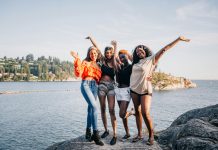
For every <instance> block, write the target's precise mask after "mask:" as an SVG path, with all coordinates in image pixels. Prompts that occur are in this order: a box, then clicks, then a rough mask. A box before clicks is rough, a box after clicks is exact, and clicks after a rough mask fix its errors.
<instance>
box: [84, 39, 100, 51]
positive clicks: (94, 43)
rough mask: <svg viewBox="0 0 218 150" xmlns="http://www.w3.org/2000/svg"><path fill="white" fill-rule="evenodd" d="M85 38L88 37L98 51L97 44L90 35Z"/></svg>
mask: <svg viewBox="0 0 218 150" xmlns="http://www.w3.org/2000/svg"><path fill="white" fill-rule="evenodd" d="M86 39H89V40H90V41H91V42H92V45H93V46H95V47H96V48H97V49H98V50H99V51H100V49H99V47H98V44H97V43H96V41H95V40H94V39H93V38H92V37H91V36H87V37H86Z"/></svg>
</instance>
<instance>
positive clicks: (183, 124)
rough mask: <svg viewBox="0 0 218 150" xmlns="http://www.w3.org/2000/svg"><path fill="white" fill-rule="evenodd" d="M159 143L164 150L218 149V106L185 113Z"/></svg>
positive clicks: (164, 133)
mask: <svg viewBox="0 0 218 150" xmlns="http://www.w3.org/2000/svg"><path fill="white" fill-rule="evenodd" d="M157 141H158V143H159V144H160V145H161V147H162V148H163V149H175V150H186V149H204V150H207V149H208V150H209V149H211V150H212V149H218V104H217V105H214V106H209V107H205V108H201V109H194V110H191V111H188V112H186V113H184V114H183V115H181V116H180V117H178V118H177V119H176V120H175V121H174V122H173V123H172V124H171V126H170V127H169V128H167V129H166V130H164V131H162V132H160V133H159V134H158V135H157Z"/></svg>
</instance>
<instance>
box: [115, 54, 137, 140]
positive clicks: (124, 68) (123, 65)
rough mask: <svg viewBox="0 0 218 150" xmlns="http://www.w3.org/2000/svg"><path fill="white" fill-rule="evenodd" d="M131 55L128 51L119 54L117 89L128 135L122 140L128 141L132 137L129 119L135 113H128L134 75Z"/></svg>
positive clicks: (118, 100)
mask: <svg viewBox="0 0 218 150" xmlns="http://www.w3.org/2000/svg"><path fill="white" fill-rule="evenodd" d="M131 58H132V57H131V55H130V54H129V53H128V52H127V51H126V50H120V51H119V54H118V59H119V60H118V61H119V62H120V63H119V64H120V65H119V68H118V71H117V74H116V81H117V83H118V88H116V89H115V93H116V98H117V102H118V105H119V108H120V112H119V115H120V118H122V121H123V126H124V128H125V131H126V135H125V136H124V137H123V138H122V139H124V140H125V139H128V138H129V137H130V134H129V128H128V120H127V117H128V116H130V115H132V114H133V112H132V111H130V112H127V108H128V105H129V102H130V100H131V96H130V88H129V85H130V76H131V73H132V65H131V64H129V62H128V59H130V60H131Z"/></svg>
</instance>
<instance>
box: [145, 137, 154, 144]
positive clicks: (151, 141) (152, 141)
mask: <svg viewBox="0 0 218 150" xmlns="http://www.w3.org/2000/svg"><path fill="white" fill-rule="evenodd" d="M146 144H147V145H153V144H154V137H151V138H149V139H148V141H147V142H146Z"/></svg>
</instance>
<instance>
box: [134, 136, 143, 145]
mask: <svg viewBox="0 0 218 150" xmlns="http://www.w3.org/2000/svg"><path fill="white" fill-rule="evenodd" d="M141 140H143V137H140V136H137V137H134V138H133V139H132V142H133V143H135V142H138V141H141Z"/></svg>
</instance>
